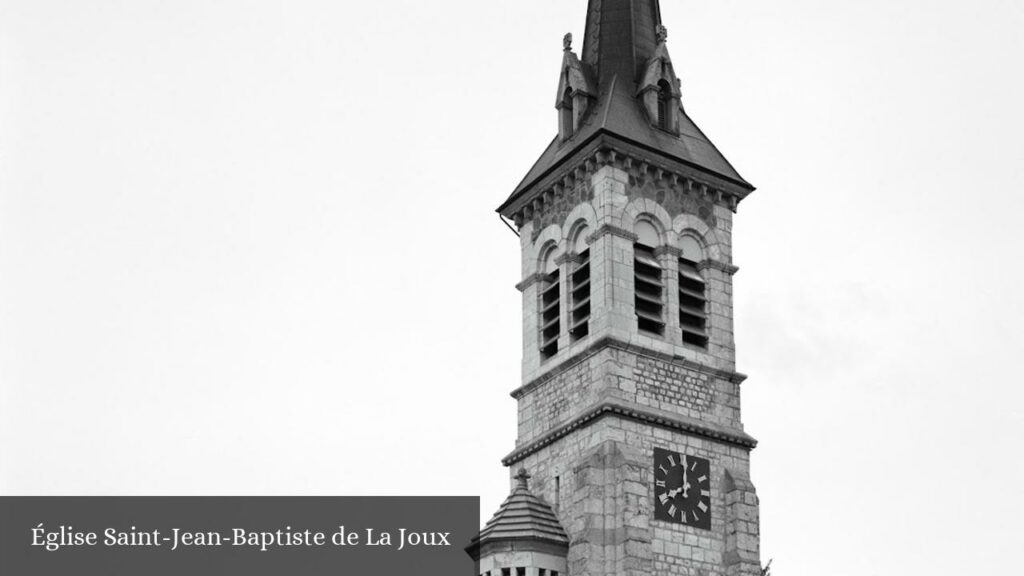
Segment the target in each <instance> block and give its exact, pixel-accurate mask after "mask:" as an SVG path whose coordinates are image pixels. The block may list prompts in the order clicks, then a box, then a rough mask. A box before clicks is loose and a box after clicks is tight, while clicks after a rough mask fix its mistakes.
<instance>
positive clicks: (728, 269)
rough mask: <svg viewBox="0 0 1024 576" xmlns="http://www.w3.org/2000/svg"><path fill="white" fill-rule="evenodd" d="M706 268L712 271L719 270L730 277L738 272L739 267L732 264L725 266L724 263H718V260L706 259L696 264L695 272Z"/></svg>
mask: <svg viewBox="0 0 1024 576" xmlns="http://www.w3.org/2000/svg"><path fill="white" fill-rule="evenodd" d="M707 268H711V269H712V270H720V271H722V272H725V273H726V274H728V275H730V276H732V275H734V274H736V273H737V272H739V271H740V268H739V266H733V265H732V264H726V263H725V262H719V261H718V260H710V259H708V260H703V261H701V262H698V263H697V270H705V269H707Z"/></svg>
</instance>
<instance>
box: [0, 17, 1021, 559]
mask: <svg viewBox="0 0 1024 576" xmlns="http://www.w3.org/2000/svg"><path fill="white" fill-rule="evenodd" d="M585 9H586V1H585V0H557V1H556V0H516V1H511V0H506V1H480V0H448V1H446V2H424V1H422V0H417V1H413V0H391V1H383V0H382V1H378V2H342V1H326V0H325V1H311V0H310V1H297V0H289V1H287V2H286V1H277V2H275V1H265V0H261V1H246V2H242V1H233V2H228V1H223V2H216V1H209V0H207V1H174V2H158V1H141V0H139V1H130V2H129V1H127V0H125V1H119V2H118V1H110V0H94V1H90V2H73V1H63V2H58V1H49V0H31V1H29V0H25V1H12V0H0V493H3V494H282V495H285V494H324V495H334V494H339V495H340V494H480V495H481V496H482V499H483V500H482V506H483V508H484V512H485V513H486V514H489V513H490V512H491V511H492V510H494V509H495V508H496V507H497V506H498V504H499V503H500V502H501V500H502V499H503V498H504V497H505V495H506V493H507V491H508V479H507V473H506V471H505V470H504V469H503V468H502V466H501V464H500V462H499V459H500V458H501V457H502V456H504V455H505V454H506V453H507V452H508V451H510V450H511V448H512V447H513V442H514V438H515V402H514V401H513V400H512V399H511V398H509V396H508V392H509V391H511V390H512V389H514V388H515V387H516V386H517V385H518V383H519V360H520V320H519V314H520V309H519V308H520V299H519V293H518V292H516V290H515V289H514V285H515V284H516V282H517V281H519V279H520V277H519V272H520V271H519V257H518V241H517V239H516V237H515V236H514V235H513V234H512V233H511V232H510V231H509V230H508V229H507V228H506V227H505V226H503V225H502V224H501V222H499V220H498V217H497V216H496V215H495V214H494V212H493V210H494V208H495V207H496V206H497V205H498V204H499V203H500V202H501V201H502V200H504V199H505V197H506V196H507V195H508V194H509V193H510V192H511V190H512V189H513V188H514V186H515V185H516V184H517V183H518V182H519V180H520V179H521V178H522V176H523V175H524V174H525V172H526V171H527V169H529V167H530V166H531V164H532V163H533V161H534V160H535V159H536V158H537V156H539V154H540V152H541V151H542V150H543V148H544V147H545V145H546V144H547V143H548V142H549V140H550V138H551V137H552V136H553V134H554V133H555V132H556V113H555V110H554V108H553V106H554V102H555V92H556V88H557V74H558V66H559V63H560V61H561V45H562V44H561V41H562V35H563V34H564V33H565V32H567V31H572V32H574V34H575V35H576V37H577V39H578V41H581V40H582V37H583V33H582V28H583V24H584V16H585ZM662 11H663V16H664V21H665V24H666V26H667V27H668V30H669V49H670V52H671V54H672V56H673V59H674V62H675V66H676V70H677V72H678V73H679V75H680V77H681V78H682V81H683V99H684V104H685V106H686V108H687V111H688V112H689V113H690V115H691V116H692V117H693V118H694V119H695V121H696V122H697V123H698V124H699V125H700V126H701V127H702V128H703V129H704V131H705V132H706V133H707V134H708V135H709V136H710V137H711V139H712V140H713V141H714V142H715V143H716V144H717V145H718V146H719V148H720V149H721V150H722V151H723V152H724V153H725V155H726V157H728V158H729V159H730V160H731V161H732V162H733V164H734V165H735V166H736V167H737V168H738V170H739V171H740V173H741V174H742V175H743V176H744V177H745V178H747V179H748V180H749V181H751V182H753V183H754V184H755V185H756V186H758V191H757V192H755V193H754V194H753V195H752V196H751V197H750V198H748V199H747V200H746V201H744V202H743V203H742V204H741V206H740V209H739V213H738V215H737V219H736V224H735V245H736V249H735V256H736V262H735V263H736V264H737V265H739V266H740V268H741V271H740V272H739V274H737V275H736V277H735V281H736V291H735V293H736V329H737V344H738V362H739V364H738V368H739V370H740V371H742V372H744V373H747V374H749V375H750V378H749V380H748V381H747V382H746V383H744V385H743V392H744V398H743V399H744V420H745V423H746V428H747V431H749V432H750V433H751V434H753V435H754V436H756V437H757V438H758V439H759V440H760V441H761V444H760V446H759V447H758V448H757V449H756V450H755V451H754V453H753V469H752V474H753V480H754V482H755V484H756V485H757V487H758V491H759V494H760V497H761V513H762V516H761V519H762V531H763V538H762V556H763V559H764V560H765V561H767V560H768V559H769V558H774V559H775V564H774V568H775V571H776V573H778V574H785V575H786V576H803V575H807V576H810V575H813V574H822V573H827V574H831V575H833V576H846V575H851V576H852V575H857V576H864V575H874V574H886V575H888V574H891V575H904V574H911V573H918V574H931V575H935V576H941V575H958V576H960V575H963V574H981V573H992V574H1009V573H1013V572H1015V571H1017V570H1018V569H1019V560H1018V559H1017V557H1018V556H1019V546H1020V543H1021V542H1022V541H1024V523H1022V522H1021V518H1022V517H1024V462H1022V458H1021V442H1022V441H1024V409H1022V405H1024V390H1022V388H1024V386H1022V377H1021V375H1020V367H1019V362H1020V360H1021V358H1024V337H1022V335H1021V326H1022V324H1024V306H1022V304H1021V300H1022V299H1021V294H1022V292H1024V273H1022V270H1021V257H1020V255H1019V251H1020V249H1021V248H1022V247H1024V234H1022V233H1021V231H1020V222H1021V218H1022V216H1024V214H1022V212H1024V210H1022V208H1024V200H1022V193H1024V144H1022V140H1021V134H1022V133H1024V111H1022V105H1021V104H1022V102H1024V80H1022V70H1024V62H1022V60H1024V40H1022V38H1024V35H1022V34H1021V30H1022V29H1024V3H1021V2H1020V1H1019V0H1002V1H1001V0H975V1H972V2H967V1H959V2H952V1H936V0H931V1H925V0H897V1H894V0H887V1H883V0H859V1H857V2H822V1H821V0H774V1H771V2H764V1H745V2H741V1H730V0H725V1H723V0H716V1H714V2H696V1H693V0H685V1H683V0H678V1H677V0H663V1H662ZM579 45H580V44H577V46H579Z"/></svg>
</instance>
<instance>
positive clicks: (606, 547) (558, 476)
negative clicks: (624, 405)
mask: <svg viewBox="0 0 1024 576" xmlns="http://www.w3.org/2000/svg"><path fill="white" fill-rule="evenodd" d="M655 447H660V448H665V449H669V450H675V451H679V452H685V453H687V454H692V455H696V456H700V457H702V458H707V459H708V460H710V462H711V472H712V507H711V511H712V512H711V513H712V521H711V529H710V530H700V529H697V528H693V527H690V526H685V525H680V524H670V523H666V522H661V521H659V520H655V519H654V508H653V502H654V489H653V487H654V477H653V462H652V454H653V450H654V448H655ZM522 465H523V466H525V467H526V469H527V470H528V471H529V472H530V473H531V474H532V475H533V478H532V481H531V485H532V488H533V491H534V493H535V494H536V495H538V496H539V497H541V498H543V499H544V500H545V501H547V502H548V503H549V504H551V505H552V507H553V508H555V510H556V513H557V514H558V517H559V520H560V521H561V523H562V525H563V526H564V527H565V529H566V531H567V532H568V533H569V537H570V543H571V544H570V553H569V574H570V575H571V576H583V575H587V576H590V575H594V576H596V575H598V574H601V575H605V574H616V575H625V576H641V575H643V576H649V575H652V574H658V575H659V576H660V575H680V576H684V575H685V576H698V575H699V576H734V575H743V576H747V575H748V574H754V573H753V572H751V571H752V570H754V569H755V568H757V569H758V570H759V566H760V564H759V558H758V549H757V542H758V522H757V506H756V502H757V496H756V493H755V492H754V490H753V486H752V485H751V484H750V483H749V453H748V452H747V451H746V450H745V449H743V448H739V447H736V446H732V445H729V444H725V443H721V442H717V441H713V440H708V439H703V438H696V437H693V436H689V435H686V434H680V433H678V432H674V431H670V430H665V429H662V428H658V427H653V426H651V425H648V424H643V423H638V422H634V421H631V420H626V419H623V418H619V417H606V418H603V419H601V420H600V421H598V422H597V423H595V424H593V425H591V426H588V427H586V428H583V429H580V430H578V431H577V432H576V433H575V434H573V435H571V436H569V437H566V438H563V439H562V440H559V441H558V442H556V443H555V444H553V445H551V446H550V447H548V448H547V449H545V450H543V451H541V452H538V453H536V454H533V455H531V456H529V457H528V458H526V460H525V461H524V462H523V463H522ZM517 468H518V465H517ZM737 478H739V479H741V481H740V482H737V481H736V479H737ZM737 486H739V488H737ZM737 500H738V501H739V502H741V503H745V504H748V505H746V506H745V507H742V508H739V507H737V506H736V501H737ZM750 503H752V504H750Z"/></svg>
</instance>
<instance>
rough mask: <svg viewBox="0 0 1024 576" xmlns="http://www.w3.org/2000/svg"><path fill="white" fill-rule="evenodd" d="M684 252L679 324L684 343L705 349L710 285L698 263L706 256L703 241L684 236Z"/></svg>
mask: <svg viewBox="0 0 1024 576" xmlns="http://www.w3.org/2000/svg"><path fill="white" fill-rule="evenodd" d="M680 248H681V249H682V252H683V255H682V257H680V258H679V326H680V327H681V328H682V330H683V342H685V343H686V344H691V345H694V346H699V347H701V348H706V347H707V345H708V332H707V329H708V327H707V322H708V315H707V305H708V302H707V296H706V293H707V288H706V284H705V282H704V277H703V276H701V274H700V271H699V269H698V264H699V263H700V261H701V260H703V259H704V252H703V250H702V249H701V246H700V243H699V242H697V240H695V239H694V238H693V237H691V236H683V237H682V238H681V239H680Z"/></svg>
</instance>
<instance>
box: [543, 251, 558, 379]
mask: <svg viewBox="0 0 1024 576" xmlns="http://www.w3.org/2000/svg"><path fill="white" fill-rule="evenodd" d="M559 273H560V271H559V270H558V269H557V268H556V269H555V270H553V271H552V272H550V273H548V274H547V275H545V276H544V279H543V280H542V283H541V293H540V353H541V357H543V358H545V359H547V358H551V357H552V356H554V355H555V354H557V353H558V334H559V333H560V332H561V315H562V308H561V302H560V300H559V291H560V289H561V286H560V282H559Z"/></svg>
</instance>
